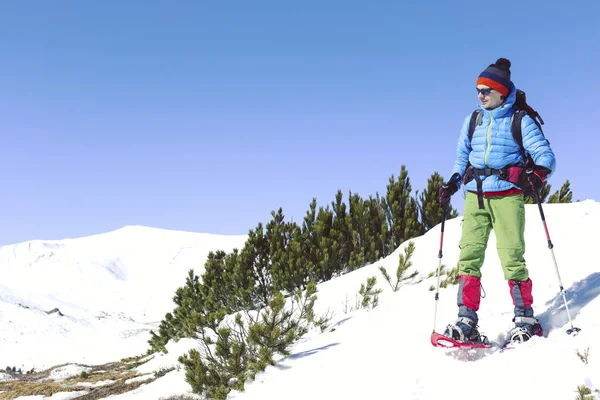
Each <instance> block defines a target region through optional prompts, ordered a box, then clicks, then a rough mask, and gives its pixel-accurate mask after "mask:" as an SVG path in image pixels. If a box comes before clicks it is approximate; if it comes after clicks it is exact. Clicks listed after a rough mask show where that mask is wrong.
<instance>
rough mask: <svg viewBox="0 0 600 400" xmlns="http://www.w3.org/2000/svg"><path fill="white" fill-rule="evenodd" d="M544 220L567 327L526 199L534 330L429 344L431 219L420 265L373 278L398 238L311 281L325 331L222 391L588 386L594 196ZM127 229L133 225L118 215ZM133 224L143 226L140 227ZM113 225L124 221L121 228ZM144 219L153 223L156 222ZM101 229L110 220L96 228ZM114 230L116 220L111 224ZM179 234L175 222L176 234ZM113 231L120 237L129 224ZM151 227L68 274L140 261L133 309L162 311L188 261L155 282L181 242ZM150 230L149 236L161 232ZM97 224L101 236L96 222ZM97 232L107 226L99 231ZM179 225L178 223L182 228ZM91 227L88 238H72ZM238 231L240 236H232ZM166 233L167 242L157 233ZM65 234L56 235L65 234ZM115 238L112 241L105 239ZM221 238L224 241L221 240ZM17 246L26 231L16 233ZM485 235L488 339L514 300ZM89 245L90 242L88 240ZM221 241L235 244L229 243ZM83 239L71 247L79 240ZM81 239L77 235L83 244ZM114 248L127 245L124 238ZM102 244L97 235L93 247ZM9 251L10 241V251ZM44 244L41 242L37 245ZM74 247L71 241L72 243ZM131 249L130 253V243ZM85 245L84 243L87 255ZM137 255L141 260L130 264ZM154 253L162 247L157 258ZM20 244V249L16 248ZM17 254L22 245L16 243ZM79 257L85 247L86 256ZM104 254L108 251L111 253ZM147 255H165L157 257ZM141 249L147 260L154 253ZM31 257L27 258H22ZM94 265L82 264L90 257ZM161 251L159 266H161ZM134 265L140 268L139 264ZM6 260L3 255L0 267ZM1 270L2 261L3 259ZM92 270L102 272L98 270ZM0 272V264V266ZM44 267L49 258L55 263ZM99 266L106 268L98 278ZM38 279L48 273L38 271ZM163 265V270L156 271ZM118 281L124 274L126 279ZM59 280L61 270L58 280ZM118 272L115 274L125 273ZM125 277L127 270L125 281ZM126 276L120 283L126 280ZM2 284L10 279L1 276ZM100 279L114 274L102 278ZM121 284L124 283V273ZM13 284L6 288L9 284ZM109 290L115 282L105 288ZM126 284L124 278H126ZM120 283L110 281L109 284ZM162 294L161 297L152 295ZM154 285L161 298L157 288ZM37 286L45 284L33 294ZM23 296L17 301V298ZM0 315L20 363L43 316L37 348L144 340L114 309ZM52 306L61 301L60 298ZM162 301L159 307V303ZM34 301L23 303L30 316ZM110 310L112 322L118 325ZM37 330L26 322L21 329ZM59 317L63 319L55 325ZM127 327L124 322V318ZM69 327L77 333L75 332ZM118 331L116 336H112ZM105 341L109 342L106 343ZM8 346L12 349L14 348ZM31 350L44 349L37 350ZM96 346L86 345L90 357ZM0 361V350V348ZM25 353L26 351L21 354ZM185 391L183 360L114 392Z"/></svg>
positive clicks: (490, 394)
mask: <svg viewBox="0 0 600 400" xmlns="http://www.w3.org/2000/svg"><path fill="white" fill-rule="evenodd" d="M544 211H545V214H546V218H547V222H548V228H549V230H550V234H551V238H552V241H553V243H554V245H555V249H554V254H555V256H556V260H557V263H558V267H559V271H560V275H561V278H562V282H563V284H564V287H565V289H566V290H567V299H568V301H569V306H570V311H571V315H572V317H573V322H574V324H575V326H577V327H580V328H581V329H582V331H581V333H580V334H579V335H578V336H570V335H567V334H566V333H565V330H566V329H567V328H569V323H568V318H567V316H566V313H565V309H564V306H563V304H562V298H561V297H560V295H559V285H558V279H557V276H556V272H555V269H554V264H553V261H552V256H551V252H550V250H549V249H548V247H547V242H546V236H545V232H544V229H543V226H542V223H541V220H540V215H539V212H538V209H537V206H533V205H527V206H526V217H527V226H526V241H527V252H526V255H525V257H526V260H527V263H528V266H529V268H530V274H531V278H532V280H533V282H534V286H533V295H534V298H535V303H534V308H535V310H536V313H537V315H538V316H539V318H540V320H541V322H542V324H543V325H544V328H545V336H546V337H545V338H535V339H533V340H532V341H530V342H528V343H525V344H523V345H521V346H519V348H518V349H516V350H510V351H508V352H504V353H494V354H491V355H487V356H485V357H482V356H481V354H478V353H476V354H471V355H469V356H468V357H466V356H465V355H464V354H460V355H458V356H457V355H456V354H454V353H450V352H447V351H446V350H442V349H438V348H433V347H432V346H431V344H430V342H429V337H430V334H431V332H432V330H433V326H434V320H433V319H434V307H435V301H434V292H433V291H431V290H430V287H431V286H432V285H435V277H428V275H429V274H430V273H431V272H432V271H435V269H436V267H437V263H438V259H437V253H438V249H439V239H440V231H439V229H440V227H439V226H438V227H436V228H434V229H432V230H431V231H429V232H427V233H426V234H425V235H424V236H422V237H419V238H415V239H414V240H413V242H414V243H415V246H416V250H415V254H414V256H413V258H412V263H413V267H412V268H411V270H409V273H411V272H413V271H414V270H418V271H419V276H418V277H417V278H416V279H415V280H414V281H412V282H411V283H408V284H406V285H404V286H403V287H402V288H401V289H400V290H399V291H398V292H393V291H392V290H391V289H390V287H389V286H388V285H387V283H385V282H384V280H383V278H382V276H381V273H380V271H379V267H380V266H383V267H384V268H386V269H387V270H388V272H389V273H390V275H392V276H393V275H394V272H395V269H396V267H397V265H398V257H399V255H400V254H401V253H402V252H403V251H404V247H405V245H406V244H404V245H403V246H401V247H400V248H399V249H397V250H396V251H395V252H394V253H393V254H391V255H390V256H388V257H386V258H385V259H383V260H380V261H378V262H376V263H374V264H372V265H369V266H366V267H364V268H361V269H359V270H357V271H354V272H352V273H350V274H347V275H344V276H341V277H339V278H336V279H333V280H331V281H329V282H325V283H322V284H320V285H319V293H318V295H319V300H318V301H317V313H324V312H330V313H333V314H334V316H333V319H332V325H331V327H332V328H334V329H329V330H327V331H326V332H325V333H319V332H311V333H310V334H309V335H307V336H306V337H305V338H304V339H303V340H302V341H301V342H299V343H298V344H296V345H295V347H294V349H293V354H292V356H290V357H288V358H285V359H282V360H279V363H278V365H276V366H274V367H269V368H267V370H266V371H265V372H264V373H261V374H259V375H258V376H257V379H256V381H254V382H249V383H248V384H247V385H246V391H245V392H243V393H240V392H234V393H232V394H231V395H230V397H231V398H235V399H241V400H253V399H261V400H263V399H306V398H314V399H329V398H336V399H363V398H373V399H390V400H391V399H394V400H395V399H427V400H429V399H441V398H444V399H464V398H480V399H506V398H517V399H521V398H522V399H528V398H543V399H569V398H574V397H575V393H574V391H575V389H576V388H577V386H578V385H581V384H585V385H587V386H590V387H592V388H593V389H600V356H599V355H598V354H600V353H599V349H600V346H598V345H597V344H596V343H597V340H598V339H597V338H598V337H600V322H599V320H598V316H599V315H600V261H599V259H598V257H597V255H596V249H597V241H598V237H597V233H596V232H597V227H598V226H600V225H599V224H600V203H597V202H595V201H583V202H579V203H572V204H546V205H544ZM460 223H461V221H460V217H459V218H456V219H453V220H450V221H448V222H447V223H446V233H445V238H444V258H443V260H442V261H443V263H444V264H445V265H447V266H448V267H449V268H451V267H453V266H454V265H455V264H456V261H457V258H458V252H459V249H458V240H459V238H460V229H461V226H460ZM128 229H134V230H135V229H139V228H128ZM144 232H150V231H146V230H144ZM120 233H124V232H120ZM154 233H156V232H154ZM108 235H110V234H108ZM114 235H116V236H118V235H119V232H116V233H114ZM177 235H178V234H177ZM122 236H125V238H124V239H122V240H117V242H119V243H120V242H121V241H126V240H127V238H128V237H130V236H129V235H122ZM149 236H152V237H153V238H154V239H155V240H156V241H155V242H154V245H153V246H145V245H144V244H140V245H139V246H138V247H137V251H136V252H133V253H132V252H129V251H125V250H122V252H119V256H120V257H122V258H125V259H127V263H126V264H123V265H127V267H126V268H123V269H124V271H122V269H120V268H113V267H112V266H114V265H115V263H113V264H110V263H109V265H112V266H111V267H108V268H102V266H101V262H102V261H101V260H106V259H107V258H104V257H107V254H113V253H107V252H106V251H102V250H98V249H96V251H95V252H93V257H90V258H92V259H93V260H95V262H96V264H93V265H95V268H89V271H93V272H91V273H93V274H94V275H92V276H93V277H94V278H89V277H88V275H87V274H86V273H81V274H80V275H78V276H79V277H80V278H79V279H81V282H79V283H78V284H73V285H71V286H72V287H75V288H76V289H77V288H82V290H81V291H82V292H85V289H86V288H87V289H89V290H90V291H93V290H95V289H93V285H92V286H90V285H89V283H84V282H90V281H91V282H95V280H98V281H102V280H104V281H110V279H114V280H115V281H117V282H120V280H119V279H117V278H116V276H121V277H123V276H125V277H131V276H136V277H137V276H142V275H144V272H145V271H147V265H153V266H154V267H151V268H148V269H153V270H154V271H155V273H154V276H155V280H153V279H150V278H149V277H146V278H147V280H146V281H144V282H145V284H144V285H141V286H139V287H136V290H137V291H136V292H135V295H133V296H132V297H136V300H133V301H134V303H135V304H137V306H138V307H140V308H139V310H138V311H136V309H135V307H134V306H132V307H131V315H135V316H136V317H139V316H140V315H142V316H143V314H144V312H145V313H146V314H148V313H153V312H154V310H151V308H149V307H146V306H145V304H144V302H143V301H140V300H139V297H143V296H146V294H147V293H150V291H149V288H150V287H151V288H152V291H153V292H152V293H154V295H156V296H159V297H160V298H158V297H157V299H156V300H155V301H156V304H159V305H164V307H165V308H168V310H167V311H169V310H170V309H171V308H172V305H171V304H169V301H170V298H171V297H172V295H173V291H174V288H175V287H177V286H179V285H181V284H182V282H183V279H184V276H185V273H186V271H187V267H185V268H184V267H181V268H180V271H179V274H180V276H179V277H178V278H177V279H175V278H173V284H172V285H173V287H172V288H170V289H169V290H166V289H165V290H164V291H162V289H161V288H162V286H161V285H160V282H157V281H161V280H162V279H163V278H165V275H164V274H163V273H162V271H164V268H165V267H164V264H165V263H166V262H165V260H171V259H172V258H173V254H177V250H176V249H178V248H184V247H186V246H187V245H182V244H180V243H179V242H177V241H178V240H180V239H179V238H177V239H175V236H171V233H170V232H169V233H164V236H161V235H158V234H157V236H153V235H149ZM159 236H160V237H159ZM100 237H104V236H103V235H100ZM108 237H109V236H107V237H105V239H106V240H108ZM182 237H183V236H182ZM80 240H82V241H84V240H92V239H91V238H84V239H80ZM215 240H216V242H215V243H214V245H215V247H218V248H223V249H225V250H226V248H225V247H226V246H223V245H222V244H221V242H219V240H232V238H226V237H220V238H218V237H216V238H215ZM242 240H243V238H241V239H240V241H242ZM167 242H168V243H173V244H172V247H168V246H165V243H167ZM64 243H68V242H64ZM113 243H114V242H113ZM226 243H230V242H226ZM20 246H23V247H27V246H28V245H27V244H23V245H20ZM495 246H496V243H495V237H494V235H493V233H492V236H491V237H490V242H489V246H488V251H487V254H486V261H485V265H484V267H483V274H484V276H483V279H482V283H483V287H484V290H485V298H483V299H482V301H481V309H480V313H479V314H480V330H481V331H482V332H483V333H485V334H487V335H488V336H489V337H490V339H492V340H501V339H503V338H504V335H505V333H506V331H507V329H508V328H509V327H510V326H511V325H512V322H511V318H512V309H513V305H512V301H511V297H510V294H509V291H508V286H507V284H506V281H505V280H504V279H503V276H502V271H501V268H500V264H499V261H498V257H497V254H496V248H495ZM90 247H94V246H92V245H90ZM150 247H155V248H157V247H161V248H167V247H168V248H169V249H171V252H170V253H169V254H170V256H166V255H164V254H163V253H161V254H163V256H155V258H153V257H149V256H147V255H143V254H138V252H139V253H144V251H145V249H148V250H147V251H150V249H149V248H150ZM231 247H234V246H233V244H232V245H231ZM82 248H83V247H82ZM88 248H89V247H88ZM119 248H121V249H129V248H131V247H129V246H127V245H126V244H123V247H119ZM105 249H106V248H105ZM4 251H6V250H5V249H1V251H0V254H1V255H2V259H3V260H4V259H5V257H8V255H6V253H4ZM52 251H54V250H48V251H46V253H44V254H46V257H40V258H39V260H38V261H37V262H33V260H36V259H37V258H36V256H33V255H32V256H30V258H29V259H28V260H29V261H27V262H25V261H23V259H21V261H20V262H21V265H23V266H29V267H30V268H38V267H36V266H37V265H38V263H44V262H47V261H45V260H47V259H49V258H50V259H51V258H52V257H53V256H52V257H51V256H50V255H49V254H50V253H51V252H52ZM9 253H10V252H9ZM39 253H43V252H39ZM74 253H75V254H79V255H81V253H80V252H79V251H77V252H74ZM134 254H135V255H134ZM73 257H74V258H73V259H74V260H75V259H76V260H79V261H72V262H71V264H70V265H69V267H68V268H69V270H72V271H75V270H77V269H78V268H80V267H81V268H83V269H85V267H83V266H82V265H85V263H83V262H80V260H81V259H79V258H77V256H75V255H73ZM86 257H87V256H86ZM135 257H139V258H137V260H139V262H141V263H143V264H144V265H139V264H137V265H135V266H134V265H133V264H131V265H130V264H129V262H130V261H131V262H132V263H133V260H134V259H135ZM160 257H163V258H160ZM17 258H18V257H17ZM23 258H26V257H25V256H23ZM90 258H88V260H89V259H90ZM110 259H111V260H113V261H114V257H113V258H110ZM159 260H163V261H162V262H161V261H159ZM152 261H153V262H152ZM29 262H31V265H29V264H28V263H29ZM44 265H46V267H47V268H48V269H49V271H47V272H46V276H47V277H52V276H54V275H53V272H52V271H56V270H57V269H58V268H59V267H58V264H52V265H53V266H52V267H50V266H49V265H51V264H44ZM89 265H92V264H89ZM161 265H162V267H161ZM145 266H146V268H145ZM4 267H5V266H4V265H3V266H2V268H4ZM1 271H4V270H1ZM99 271H101V272H99ZM2 273H4V272H2ZM54 273H56V272H54ZM107 276H111V277H113V278H110V279H109V278H107ZM370 276H377V279H378V284H377V287H379V288H381V289H383V293H382V294H381V296H380V305H379V306H378V307H376V308H374V309H372V310H358V311H350V310H347V308H349V307H351V306H352V305H353V304H354V302H355V297H356V294H357V292H358V290H359V288H360V284H361V283H364V282H365V281H366V279H367V278H368V277H370ZM12 279H13V281H12V284H9V285H6V284H4V283H3V284H4V286H3V287H0V293H1V294H2V296H3V298H6V297H8V296H20V297H19V299H20V301H21V302H30V303H26V304H39V302H40V301H41V300H38V297H39V296H49V293H48V291H47V290H46V291H42V292H41V293H42V294H40V292H39V290H41V288H43V287H44V285H43V284H36V285H37V286H36V287H35V290H31V291H29V292H28V293H25V290H26V289H27V288H28V285H27V283H26V282H25V281H24V280H27V279H28V275H27V274H21V275H20V278H17V277H16V276H15V275H13V278H12ZM48 279H50V278H48ZM165 279H169V278H165ZM125 280H126V281H127V280H128V279H125ZM62 284H63V283H59V285H62ZM130 284H131V282H128V283H127V285H130ZM124 285H125V284H124ZM127 285H125V286H127ZM8 287H10V290H9V289H8ZM111 287H112V286H111ZM128 287H133V286H128ZM12 290H14V291H16V294H11V291H12ZM113 290H114V289H113ZM131 290H133V289H131ZM119 293H121V292H119ZM52 296H53V298H54V299H56V300H57V301H61V302H63V303H64V304H65V305H72V307H73V309H77V307H79V308H81V310H83V311H82V312H83V313H84V314H85V312H86V311H88V309H94V310H112V311H114V308H115V303H118V302H115V301H114V300H113V299H108V298H104V300H102V299H99V300H97V301H96V302H93V301H87V300H86V301H87V302H77V301H76V300H77V298H76V297H62V296H63V294H62V292H60V291H59V292H55V293H53V294H52ZM163 297H164V298H163ZM165 298H166V300H165ZM44 299H45V300H47V297H44ZM455 303H456V286H449V287H448V288H446V289H441V290H440V300H439V304H438V318H437V321H436V327H437V330H438V331H441V330H443V329H444V326H445V324H447V323H449V322H452V321H454V319H455V318H456V305H455ZM24 304H25V303H24ZM43 306H44V309H46V308H48V307H54V306H53V305H52V304H50V303H44V304H43ZM0 307H2V308H0V313H1V314H0V318H2V321H1V323H2V326H6V317H7V315H8V314H9V313H10V318H13V322H12V323H13V324H14V325H15V326H17V327H19V330H17V329H9V330H8V331H5V330H4V331H3V330H0V344H1V345H2V346H5V343H7V342H11V343H14V346H15V349H11V350H10V351H9V352H8V354H9V355H10V360H13V361H14V362H13V364H15V365H17V366H19V365H21V363H24V364H27V362H25V361H27V360H29V359H31V360H35V361H36V363H37V362H42V361H44V362H47V361H48V360H50V359H56V357H54V358H51V357H46V355H45V354H44V353H40V355H39V356H37V358H36V357H33V355H32V353H30V350H29V349H28V348H27V346H31V345H32V342H31V341H27V342H26V344H23V343H25V342H22V340H24V338H26V337H27V336H28V335H34V336H35V337H38V338H41V337H44V334H43V332H44V330H46V331H51V332H52V334H48V335H47V336H46V338H45V339H44V343H45V344H44V347H45V348H46V349H48V348H50V347H53V346H63V347H62V348H63V351H64V352H66V353H65V354H64V357H63V358H64V359H65V360H68V361H71V362H75V361H78V360H81V359H82V357H90V358H93V357H96V356H97V354H98V352H99V351H106V352H107V353H114V354H117V353H119V354H121V355H123V356H125V355H134V354H135V353H137V354H139V353H140V352H142V351H145V350H146V348H147V347H146V343H145V341H146V340H147V336H146V335H144V334H142V335H136V334H133V335H132V336H130V337H126V336H127V331H126V329H127V328H131V326H132V325H130V324H131V322H127V321H126V320H121V321H120V322H117V321H118V320H115V319H110V321H111V323H110V327H111V329H112V330H113V331H114V334H113V336H111V337H103V336H102V335H101V334H97V335H96V336H94V339H93V342H94V345H93V346H92V345H90V344H89V343H88V342H89V341H90V340H89V339H88V338H86V337H85V335H90V334H91V332H94V331H95V330H96V329H99V328H98V325H95V324H96V322H95V321H94V324H92V322H89V323H90V326H89V327H86V328H85V329H84V328H81V329H82V330H81V332H79V331H76V330H75V329H71V330H69V329H66V328H64V329H63V328H61V326H60V325H59V322H58V321H64V320H65V318H64V317H59V316H58V315H57V314H51V315H46V314H42V313H41V312H39V313H37V314H35V313H34V312H33V311H32V310H31V309H25V308H23V307H21V306H18V305H15V304H14V300H11V301H10V303H7V302H6V301H4V302H0ZM61 311H62V309H61ZM163 312H164V310H163ZM32 315H35V320H34V319H33V318H34V317H32ZM121 323H122V325H120V324H121ZM34 328H35V329H37V330H38V332H37V333H34V334H32V333H31V330H32V329H34ZM61 329H62V330H61ZM130 332H133V333H135V329H134V330H133V331H130ZM80 333H81V334H80ZM114 338H119V340H114ZM192 347H195V342H194V341H193V340H182V341H180V342H178V343H172V342H171V343H169V344H168V346H167V348H168V349H169V353H168V354H157V355H155V357H154V359H153V360H152V361H150V362H149V363H147V364H144V365H142V366H140V367H139V368H138V371H140V372H142V373H147V372H152V371H157V370H159V369H161V368H168V367H178V366H179V364H178V362H177V357H179V356H180V355H181V354H183V353H184V352H186V351H187V350H188V349H190V348H192ZM113 348H115V349H114V350H113ZM586 349H588V350H589V358H588V364H584V363H583V362H582V361H581V360H580V359H579V357H578V356H577V351H579V352H581V353H583V352H585V350H586ZM4 350H5V348H2V349H0V363H2V362H5V354H6V353H5V351H4ZM19 350H23V351H24V353H23V354H20V352H19ZM40 351H42V350H40ZM96 358H97V357H96ZM5 363H6V362H5ZM27 365H29V364H27ZM188 391H189V385H188V384H187V383H186V382H185V371H184V370H183V369H182V368H179V369H177V368H176V369H175V370H173V371H171V372H169V373H167V374H166V375H165V376H164V377H162V378H160V379H158V380H156V381H154V382H152V383H150V384H147V385H142V386H141V387H139V388H138V389H136V390H134V391H132V392H128V393H125V394H121V395H118V396H115V397H111V398H115V399H119V400H120V399H139V400H141V399H159V398H160V397H162V396H165V397H166V396H167V395H169V394H183V393H186V392H188Z"/></svg>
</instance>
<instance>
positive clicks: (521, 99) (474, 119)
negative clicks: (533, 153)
mask: <svg viewBox="0 0 600 400" xmlns="http://www.w3.org/2000/svg"><path fill="white" fill-rule="evenodd" d="M513 109H514V110H515V113H514V114H513V116H512V120H511V123H510V130H511V132H512V135H513V139H514V140H515V142H517V144H518V145H519V148H520V149H521V156H522V157H523V162H524V163H527V162H528V161H530V162H531V160H528V159H527V154H526V152H525V148H524V147H523V132H522V131H521V121H522V120H523V117H524V116H525V115H529V116H530V117H531V119H533V122H535V124H536V125H537V127H538V128H539V129H540V132H542V135H544V131H543V130H542V125H544V120H543V119H542V117H541V116H540V114H539V113H538V112H537V111H535V110H534V109H533V108H532V107H531V106H530V105H529V104H527V96H526V95H525V92H524V91H522V90H520V89H517V99H516V100H515V104H513ZM482 118H483V111H481V110H475V111H473V114H471V121H470V122H469V143H471V140H472V139H473V133H474V132H475V126H476V125H481V123H482ZM544 137H545V136H544ZM546 140H548V139H546ZM548 143H550V142H548Z"/></svg>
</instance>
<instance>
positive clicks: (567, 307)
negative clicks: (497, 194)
mask: <svg viewBox="0 0 600 400" xmlns="http://www.w3.org/2000/svg"><path fill="white" fill-rule="evenodd" d="M532 172H533V169H530V170H527V173H528V174H531V173H532ZM528 180H529V184H530V185H531V189H533V197H534V199H535V201H536V203H537V205H538V208H539V210H540V216H541V217H542V224H543V225H544V230H545V231H546V239H547V240H548V248H549V249H550V253H551V254H552V261H554V270H555V271H556V277H557V278H558V285H559V287H560V294H561V296H562V298H563V302H564V303H565V310H567V316H568V317H569V324H570V325H571V328H569V329H567V334H568V335H570V334H571V333H575V334H577V333H579V331H581V329H579V328H576V327H574V326H573V320H572V319H571V313H570V312H569V306H568V305H567V297H566V295H565V294H566V292H565V289H564V287H563V283H562V280H561V279H560V273H559V272H558V265H557V264H556V257H555V256H554V245H553V244H552V239H550V233H549V232H548V225H547V224H546V217H545V216H544V210H543V208H542V202H541V201H540V196H539V195H538V192H537V190H535V187H534V186H533V183H532V182H531V179H529V177H528Z"/></svg>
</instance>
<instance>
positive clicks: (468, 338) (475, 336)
mask: <svg viewBox="0 0 600 400" xmlns="http://www.w3.org/2000/svg"><path fill="white" fill-rule="evenodd" d="M444 335H446V336H448V337H450V338H452V339H454V340H456V341H459V342H476V343H482V342H484V339H483V338H482V336H481V335H480V334H479V331H478V330H477V323H476V322H475V321H474V320H472V319H470V318H467V317H459V318H458V319H457V320H456V322H455V323H454V324H453V325H452V324H450V325H448V326H447V327H446V330H445V331H444Z"/></svg>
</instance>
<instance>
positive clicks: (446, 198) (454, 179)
mask: <svg viewBox="0 0 600 400" xmlns="http://www.w3.org/2000/svg"><path fill="white" fill-rule="evenodd" d="M458 182H460V174H459V173H458V172H456V173H454V175H452V176H451V177H450V180H449V181H448V182H446V183H444V184H443V185H442V187H441V188H440V205H441V206H442V208H443V209H447V208H448V206H449V205H450V197H452V195H453V194H454V193H456V192H457V191H458Z"/></svg>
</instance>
